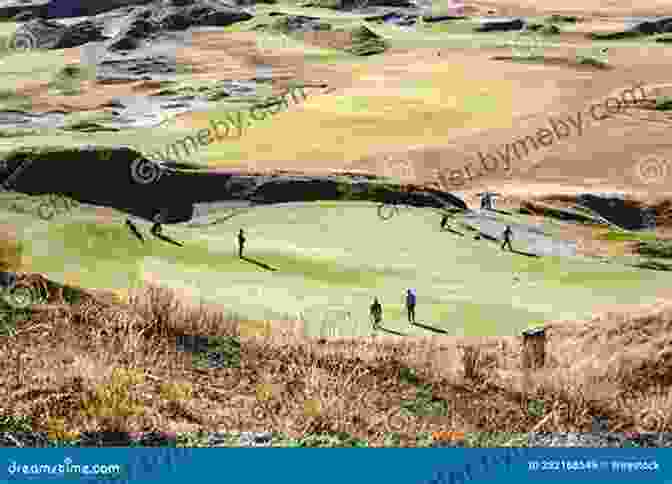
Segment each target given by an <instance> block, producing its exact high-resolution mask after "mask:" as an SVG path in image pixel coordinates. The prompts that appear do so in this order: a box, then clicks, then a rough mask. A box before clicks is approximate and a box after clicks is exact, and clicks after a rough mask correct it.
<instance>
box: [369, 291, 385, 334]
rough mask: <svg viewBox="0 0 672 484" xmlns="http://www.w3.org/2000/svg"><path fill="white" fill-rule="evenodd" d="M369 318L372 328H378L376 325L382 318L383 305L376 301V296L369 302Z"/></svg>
mask: <svg viewBox="0 0 672 484" xmlns="http://www.w3.org/2000/svg"><path fill="white" fill-rule="evenodd" d="M371 319H372V320H373V329H378V325H379V324H380V322H381V321H382V320H383V307H382V306H381V305H380V302H378V298H377V297H376V298H374V299H373V304H371Z"/></svg>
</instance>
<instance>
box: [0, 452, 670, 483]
mask: <svg viewBox="0 0 672 484" xmlns="http://www.w3.org/2000/svg"><path fill="white" fill-rule="evenodd" d="M0 465H1V468H0V482H3V483H4V482H13V483H15V482H28V481H52V480H53V481H57V480H59V481H60V480H63V479H68V480H77V481H104V482H110V483H112V482H157V481H161V482H162V483H166V484H168V483H180V484H184V483H187V482H210V481H212V480H213V479H217V482H222V483H224V482H227V483H228V482H240V483H244V484H253V483H260V484H261V483H264V484H268V483H273V484H281V483H283V482H287V483H291V484H303V483H305V484H315V483H319V484H343V483H348V484H358V483H362V484H371V483H385V484H461V483H467V482H469V483H471V482H474V483H477V482H482V483H486V482H487V483H490V484H494V483H500V482H501V483H508V482H515V483H516V484H522V483H524V482H542V481H543V482H567V480H568V479H571V480H572V482H574V483H579V482H591V483H595V482H611V483H614V482H626V481H632V480H634V479H636V480H637V481H638V482H647V483H649V482H650V483H661V484H672V449H651V448H647V449H644V448H640V449H637V448H630V449H618V448H608V449H607V448H605V449H583V448H496V449H455V448H445V449H389V448H381V449H375V448H369V449H283V448H261V449H260V448H228V449H222V448H218V449H214V448H198V449H192V448H154V449H150V448H133V449H131V448H104V449H92V448H82V449H77V448H51V449H19V448H2V449H0Z"/></svg>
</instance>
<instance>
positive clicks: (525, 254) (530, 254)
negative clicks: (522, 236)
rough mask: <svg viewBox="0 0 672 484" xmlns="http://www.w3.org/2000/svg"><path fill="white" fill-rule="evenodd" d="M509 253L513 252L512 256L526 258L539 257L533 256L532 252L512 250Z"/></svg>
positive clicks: (537, 255)
mask: <svg viewBox="0 0 672 484" xmlns="http://www.w3.org/2000/svg"><path fill="white" fill-rule="evenodd" d="M511 252H513V253H514V254H518V255H524V256H527V257H541V256H540V255H539V254H533V253H532V252H523V251H521V250H515V249H512V250H511Z"/></svg>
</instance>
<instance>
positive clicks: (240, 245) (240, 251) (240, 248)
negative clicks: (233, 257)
mask: <svg viewBox="0 0 672 484" xmlns="http://www.w3.org/2000/svg"><path fill="white" fill-rule="evenodd" d="M244 248H245V234H243V229H240V232H238V257H239V258H241V259H242V258H243V249H244Z"/></svg>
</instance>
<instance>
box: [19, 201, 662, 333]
mask: <svg viewBox="0 0 672 484" xmlns="http://www.w3.org/2000/svg"><path fill="white" fill-rule="evenodd" d="M226 212H230V210H229V211H226V210H225V211H217V212H212V213H209V214H208V218H212V219H217V218H220V219H221V218H222V215H224V214H225V213H226ZM6 216H7V217H9V216H10V214H9V213H7V214H6ZM11 218H14V219H15V222H16V225H17V226H22V227H24V228H25V231H24V232H23V236H24V237H25V241H26V243H27V246H28V248H27V252H28V253H27V254H26V256H27V257H25V260H26V263H27V264H28V265H29V266H33V267H39V268H40V272H42V273H45V274H47V275H48V277H51V278H53V279H54V280H57V281H63V282H70V283H76V284H81V285H83V286H85V287H91V288H101V289H104V288H110V289H122V290H123V289H124V288H128V287H129V286H134V285H135V286H137V285H138V284H140V283H141V282H140V281H142V280H151V281H153V282H157V283H160V284H161V285H164V286H167V287H172V288H174V289H177V290H180V291H181V292H183V293H187V294H189V295H190V296H192V297H194V298H195V299H196V300H198V299H199V298H203V299H204V300H207V301H212V302H216V303H218V304H221V305H222V307H223V308H225V310H227V311H229V312H231V313H236V314H238V315H239V316H241V317H242V318H244V319H245V318H249V319H253V320H261V319H297V318H304V319H305V320H306V322H307V324H306V332H307V334H308V336H363V335H370V334H371V327H370V323H369V318H368V308H369V304H370V303H371V301H372V299H373V297H374V296H377V297H378V298H379V300H380V301H381V303H382V305H383V324H382V326H383V328H385V329H387V330H392V331H395V332H398V333H401V334H404V335H411V336H427V335H431V334H435V333H434V331H432V329H433V330H439V333H438V334H448V335H455V336H486V335H514V334H519V332H520V331H521V330H522V329H524V328H526V327H529V326H533V325H538V324H540V323H542V322H543V321H545V320H552V319H578V318H583V317H588V316H590V315H591V314H592V313H593V312H594V311H595V309H596V308H597V307H600V306H604V305H608V304H613V303H614V302H615V301H618V302H619V303H621V304H636V303H646V302H647V301H653V299H654V295H655V293H656V290H658V289H660V288H662V287H664V286H665V285H669V284H670V282H672V277H671V276H670V275H668V274H667V273H663V272H653V271H641V270H636V269H632V268H629V267H625V266H621V265H618V264H600V263H597V262H593V261H590V260H587V259H583V258H579V257H551V256H544V257H538V258H531V257H526V256H523V255H518V254H512V253H510V252H503V251H501V250H500V249H499V246H498V244H497V243H495V242H490V241H487V240H485V239H481V240H474V238H473V232H468V231H465V230H464V229H461V228H459V227H458V229H459V230H461V231H462V232H463V233H464V234H465V235H464V236H463V237H461V236H458V235H455V234H453V233H451V232H447V231H444V232H441V231H440V227H439V221H440V215H439V214H438V213H437V212H435V211H433V210H431V209H422V208H406V207H403V208H402V209H401V210H400V212H399V214H398V215H397V216H395V217H393V218H391V219H390V220H387V221H383V220H381V219H379V218H378V215H377V211H376V205H375V204H372V203H361V202H314V203H292V204H281V205H275V206H265V207H258V208H254V209H252V210H247V211H244V212H242V211H241V213H240V214H239V215H236V216H235V217H232V218H229V219H228V220H226V221H224V222H221V223H218V224H215V225H209V226H205V227H200V228H188V227H186V226H184V225H181V226H167V227H166V233H167V234H169V235H170V236H171V237H175V238H176V239H177V240H180V241H182V242H184V244H185V247H184V248H179V247H174V246H170V245H168V244H165V243H162V242H157V241H154V240H152V239H148V240H147V242H146V243H145V244H144V245H143V244H141V243H140V242H139V241H138V240H137V239H135V238H134V237H133V236H132V235H131V234H130V232H129V231H128V230H126V228H125V227H124V226H123V220H124V218H123V217H122V216H119V217H117V218H116V220H112V219H107V220H105V221H100V220H98V221H96V222H94V221H93V220H92V215H91V214H90V211H87V210H86V209H79V210H76V211H75V212H73V213H72V215H62V216H60V217H57V218H55V219H54V220H53V221H52V222H50V223H47V222H43V221H40V220H39V219H36V218H29V216H28V215H18V214H12V217H11ZM19 218H20V219H21V220H20V221H19V220H18V219H19ZM519 219H520V220H524V217H522V216H521V217H519ZM239 228H244V229H245V232H246V236H247V244H246V249H245V254H244V255H246V256H247V257H248V258H249V260H240V259H239V258H238V256H237V252H236V234H237V232H238V229H239ZM146 229H147V224H145V225H141V230H142V231H143V232H145V233H146ZM514 244H515V242H514ZM522 244H524V240H522V239H521V241H520V242H519V244H518V247H517V248H518V249H520V250H523V251H524V250H525V249H526V248H525V247H523V246H522ZM514 277H517V278H518V280H514ZM73 279H74V280H73ZM409 287H410V288H415V289H416V290H417V295H418V305H417V309H416V320H417V322H418V323H420V324H421V325H424V326H426V327H422V326H413V327H411V326H409V324H408V322H407V321H406V315H405V308H404V294H405V291H406V289H407V288H409ZM348 313H349V314H348ZM429 328H432V329H429ZM442 332H445V333H442ZM381 333H382V332H381Z"/></svg>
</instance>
